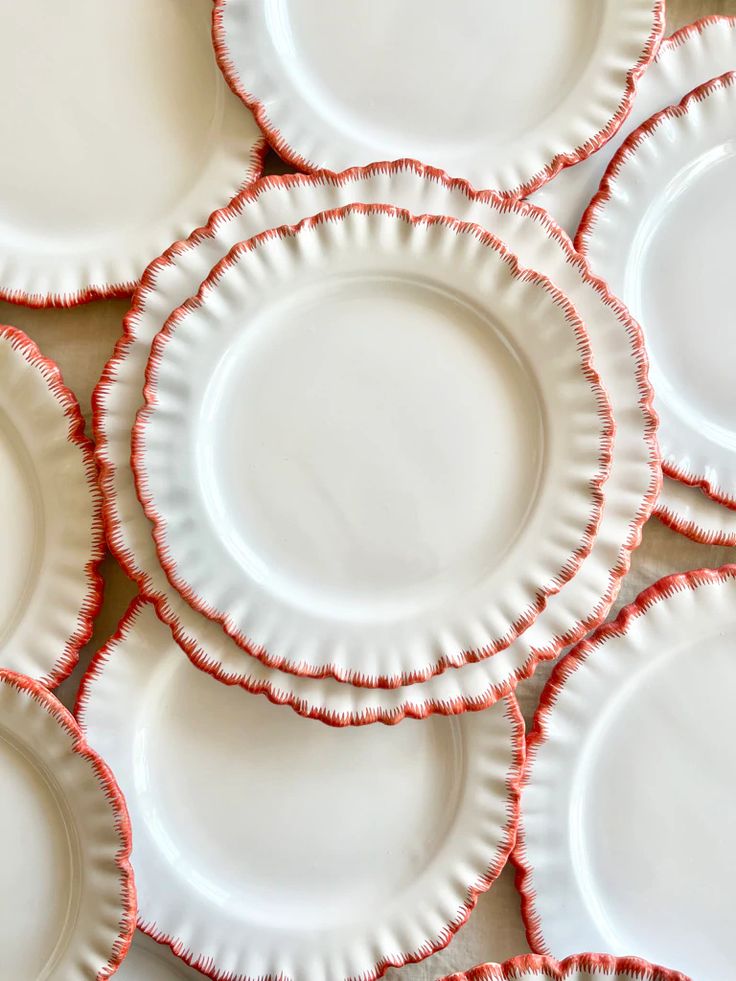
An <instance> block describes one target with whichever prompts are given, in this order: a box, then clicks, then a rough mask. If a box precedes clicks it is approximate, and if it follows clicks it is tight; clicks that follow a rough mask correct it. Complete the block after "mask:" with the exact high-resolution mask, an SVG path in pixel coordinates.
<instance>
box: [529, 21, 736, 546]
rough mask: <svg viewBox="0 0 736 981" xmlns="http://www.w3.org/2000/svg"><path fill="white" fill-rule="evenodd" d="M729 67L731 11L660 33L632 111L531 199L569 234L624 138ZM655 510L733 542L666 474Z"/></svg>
mask: <svg viewBox="0 0 736 981" xmlns="http://www.w3.org/2000/svg"><path fill="white" fill-rule="evenodd" d="M734 67H736V17H725V16H719V15H714V16H711V17H704V18H702V19H701V20H698V21H696V22H695V23H693V24H688V25H686V26H685V27H682V28H680V30H678V31H675V33H674V34H672V35H671V36H670V37H667V38H664V40H663V41H662V43H661V44H660V46H659V48H658V50H657V54H656V57H655V58H654V60H653V61H652V63H651V64H650V65H649V67H648V68H647V70H646V71H645V72H644V74H643V75H642V76H641V78H640V79H639V81H638V83H637V87H636V94H635V97H634V100H633V103H632V107H631V112H630V113H629V115H628V116H627V117H626V119H625V120H624V121H623V123H622V124H621V126H620V128H619V129H618V131H617V132H616V133H615V134H614V135H613V136H612V137H611V139H610V140H608V142H607V143H605V144H604V145H603V146H602V147H601V148H600V149H599V150H596V152H595V153H593V154H591V155H590V157H588V158H586V159H585V160H583V161H582V162H581V163H579V164H576V165H575V166H574V167H568V168H566V169H565V170H562V171H560V173H559V174H558V175H557V176H556V177H555V178H554V180H551V181H550V182H549V183H548V184H545V185H544V187H542V188H541V189H540V190H539V191H537V192H536V193H535V194H533V195H532V196H531V198H530V200H531V201H533V202H534V203H535V204H539V205H541V206H542V207H543V208H546V209H547V210H548V211H549V212H550V214H552V216H553V217H554V218H555V219H556V220H557V221H558V222H559V224H560V225H561V226H562V227H563V228H564V229H565V230H566V231H567V232H569V233H570V234H571V235H572V234H573V233H574V232H575V231H576V229H577V227H578V225H579V223H580V219H581V217H582V215H583V212H584V211H585V209H586V208H587V206H588V204H589V202H590V199H591V198H592V197H593V195H594V194H595V192H596V191H597V189H598V185H599V183H600V181H601V178H602V177H603V174H604V172H605V169H606V167H607V166H608V164H609V163H610V161H611V158H612V157H613V156H614V154H615V153H616V151H617V150H618V148H619V147H620V146H621V144H622V143H623V142H624V140H625V139H626V138H627V137H628V136H629V135H630V134H631V133H632V132H633V131H634V130H635V129H636V128H637V127H638V126H639V125H641V123H643V122H644V120H646V119H648V118H649V117H650V116H652V115H653V114H654V113H655V112H659V111H660V110H662V109H664V108H666V107H667V106H670V105H674V104H675V103H677V102H679V101H680V100H681V99H682V98H684V96H686V95H687V93H688V92H690V91H691V90H692V89H694V88H696V87H697V86H698V85H702V84H703V82H707V81H709V80H710V79H711V78H715V77H716V76H717V75H721V74H723V72H727V71H731V70H732V69H734ZM654 513H655V514H656V515H657V517H658V518H660V519H661V520H662V521H663V522H664V523H665V524H667V525H669V527H671V528H673V529H674V530H676V531H679V532H680V533H681V534H683V535H687V537H688V538H692V539H693V540H694V541H697V542H701V543H703V544H709V545H736V516H734V515H732V514H730V512H729V510H727V509H726V508H723V507H719V506H718V505H717V504H715V503H714V502H713V501H712V500H711V499H710V498H709V497H708V496H707V495H705V494H703V493H702V491H701V490H700V488H697V487H690V486H689V485H687V484H683V483H681V482H680V481H676V480H674V479H672V478H671V477H667V476H665V478H664V482H663V486H662V492H661V494H660V496H659V500H658V501H657V506H656V508H655V510H654Z"/></svg>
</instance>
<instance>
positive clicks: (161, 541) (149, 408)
mask: <svg viewBox="0 0 736 981" xmlns="http://www.w3.org/2000/svg"><path fill="white" fill-rule="evenodd" d="M353 214H360V215H366V216H372V215H386V216H389V217H392V218H396V219H398V220H400V221H403V222H405V223H407V224H409V225H411V226H414V227H419V226H423V225H443V226H444V227H446V228H448V229H450V230H451V231H453V232H454V233H455V234H458V235H461V234H470V235H472V236H473V237H474V238H475V239H477V240H478V241H479V242H480V243H481V244H482V245H483V246H485V247H487V248H489V249H492V250H493V251H494V252H496V254H497V255H498V256H500V258H501V259H502V260H503V262H504V263H505V264H506V265H507V266H508V268H509V270H510V272H511V275H512V276H513V277H514V278H515V279H517V280H519V281H521V282H524V283H532V284H533V285H536V286H539V287H541V288H542V289H543V290H544V291H545V292H546V293H547V294H548V295H549V296H550V297H551V298H552V300H553V302H554V303H555V304H556V305H557V306H558V307H559V308H560V309H561V310H562V312H563V313H564V315H565V320H566V322H567V324H568V326H569V327H570V328H571V330H572V332H573V334H574V335H575V340H576V347H577V349H578V352H579V353H580V358H581V366H582V373H583V375H584V377H585V379H586V381H587V382H588V384H589V386H590V388H591V389H592V390H593V393H594V395H595V400H596V410H597V415H598V419H599V421H600V424H601V447H600V454H599V458H598V467H597V470H596V472H595V474H594V475H593V476H592V477H591V479H590V481H589V484H588V487H589V490H590V510H589V517H588V521H587V523H586V525H585V527H584V529H583V533H582V540H581V543H580V544H579V545H578V547H577V548H575V549H574V550H573V551H572V553H571V554H570V555H569V556H568V557H567V559H566V560H565V561H564V563H563V564H562V566H561V567H560V569H559V570H558V571H556V572H555V574H554V578H553V579H551V580H550V581H548V582H547V583H546V584H542V585H540V586H539V588H538V589H537V592H536V595H535V597H534V600H533V602H532V603H531V604H530V605H529V606H528V607H527V609H526V610H524V612H523V613H521V614H520V615H519V617H518V618H517V620H515V621H514V623H512V624H511V626H510V627H509V628H508V630H507V632H506V634H505V635H504V636H503V637H502V638H500V639H499V640H496V641H493V642H491V643H490V644H488V645H486V646H485V647H483V648H480V649H476V650H472V651H467V650H466V651H463V652H462V653H460V654H458V655H457V656H456V657H449V656H447V655H442V656H440V657H438V658H437V659H436V661H435V662H434V663H433V664H432V666H431V667H428V668H426V669H421V670H419V669H418V670H415V671H403V672H397V673H395V674H392V675H378V676H370V675H366V674H365V673H364V672H360V671H355V670H352V669H346V668H338V667H336V666H335V665H334V664H325V665H323V666H321V667H315V666H314V665H310V664H307V663H305V662H300V663H298V664H294V663H293V662H292V661H289V660H288V659H286V658H284V657H282V656H281V655H278V654H276V653H273V652H271V651H268V650H267V649H266V648H265V647H263V646H262V645H260V644H254V643H253V642H252V641H251V640H250V638H248V637H247V636H246V635H245V634H243V633H242V632H241V631H240V630H239V629H238V628H237V626H236V624H235V623H234V621H233V620H232V618H231V617H230V616H229V615H228V614H227V613H225V612H224V611H222V610H220V609H218V608H216V607H215V606H213V605H211V604H209V603H207V602H206V601H205V600H204V599H202V598H201V597H200V596H199V595H198V593H197V592H196V590H195V589H193V588H192V587H191V586H190V585H189V583H188V582H187V581H186V579H185V578H184V577H183V576H181V575H180V574H179V571H178V570H177V568H176V563H175V561H174V560H173V559H172V558H171V555H170V549H169V544H168V538H167V531H166V524H165V522H164V520H163V519H162V517H161V515H160V513H159V511H158V509H157V505H156V502H155V499H154V497H153V496H152V495H151V493H150V491H149V489H148V475H147V472H146V470H145V466H144V463H143V456H144V444H145V433H146V427H147V425H148V424H149V422H150V420H151V418H152V416H153V413H154V409H155V406H156V405H157V382H158V371H159V367H160V364H161V359H162V357H163V354H164V351H165V349H166V347H167V345H168V344H169V343H170V342H171V340H172V339H173V338H174V337H175V336H176V331H177V328H178V326H179V324H180V322H181V321H182V320H183V319H185V318H186V317H187V316H188V315H189V314H191V313H192V312H194V311H196V310H198V309H200V308H202V307H203V306H205V305H206V302H207V296H208V294H209V293H211V292H212V291H213V290H214V289H215V288H216V287H217V284H218V282H219V280H220V278H221V277H222V276H223V275H224V274H225V273H226V272H227V270H228V269H230V268H231V267H232V266H234V265H236V264H237V262H238V260H239V259H240V258H241V256H243V255H245V254H247V253H249V252H253V251H255V250H257V249H258V248H259V247H260V246H261V245H262V244H263V243H265V242H268V241H271V240H272V239H274V238H278V239H286V238H293V237H295V236H297V235H298V234H299V233H300V232H301V231H303V230H306V229H310V228H314V227H315V226H317V225H322V224H326V223H328V222H342V221H344V220H345V218H346V217H348V216H350V215H353ZM143 394H144V399H145V404H144V406H142V407H141V409H140V410H139V411H138V414H137V416H136V422H135V425H134V427H133V433H132V452H131V465H132V468H133V476H134V478H135V484H136V489H137V492H138V499H139V500H140V502H141V504H142V506H143V509H144V511H145V512H146V515H147V517H148V518H149V520H150V521H151V522H152V524H153V538H154V541H155V542H156V548H157V551H158V555H159V558H160V560H161V566H162V568H163V570H164V572H165V573H166V576H167V578H168V580H169V582H170V583H171V585H172V586H173V587H174V588H175V589H176V590H177V591H178V592H179V593H180V595H181V596H182V597H183V598H184V599H185V600H186V601H187V603H189V605H190V606H191V607H192V608H193V609H195V610H197V611H198V612H200V613H202V614H203V615H204V616H206V617H207V618H208V619H210V620H213V621H215V622H217V623H220V624H221V625H222V628H223V630H224V631H225V632H226V633H227V634H228V635H229V636H230V637H232V639H233V640H234V641H235V643H236V644H237V645H238V646H239V647H241V648H242V649H243V650H244V651H246V652H247V653H248V654H250V655H252V656H253V657H256V658H258V660H260V661H262V662H263V663H264V664H266V665H267V666H268V667H271V668H276V669H277V670H280V671H287V672H288V673H290V674H295V675H297V676H299V677H305V678H334V679H335V680H336V681H341V682H345V683H347V684H351V685H356V686H359V687H368V688H398V687H400V686H402V685H409V684H415V683H416V682H421V681H426V680H427V679H428V678H431V677H433V676H435V675H437V674H440V673H441V672H442V671H444V670H445V669H447V668H451V667H455V668H456V667H460V666H462V665H465V664H470V663H472V662H475V661H480V660H482V659H483V658H486V657H490V656H492V655H493V654H496V653H497V652H498V651H501V650H504V649H505V648H506V647H508V646H509V645H510V644H511V643H513V641H514V640H516V639H517V638H518V637H519V636H520V635H521V634H522V633H523V632H524V630H526V629H527V628H528V627H529V626H530V625H531V624H532V623H533V622H534V621H535V620H536V619H537V617H538V616H539V614H540V613H541V612H542V610H544V608H545V607H546V605H547V600H548V598H549V597H550V596H554V595H555V594H556V593H558V592H559V591H560V589H561V588H562V586H563V585H564V584H565V583H567V582H569V581H570V580H571V579H572V578H573V577H574V576H575V574H576V572H577V570H578V569H579V568H580V566H581V564H582V562H583V560H584V559H585V558H586V557H587V556H588V555H589V554H590V552H591V549H592V548H593V544H594V542H595V536H596V533H597V530H598V525H599V524H600V520H601V516H602V513H603V500H604V498H603V485H604V483H605V481H606V479H607V478H608V473H609V471H610V466H611V458H612V455H613V437H614V432H615V425H614V420H613V412H612V411H611V406H610V403H609V401H608V398H607V396H606V393H605V390H604V388H603V386H602V384H601V381H600V377H599V376H598V373H597V372H596V371H595V369H594V367H593V360H592V354H591V350H590V343H589V339H588V334H587V331H586V329H585V325H584V324H583V323H582V321H581V320H580V318H579V317H578V315H577V313H576V311H575V308H574V307H573V306H572V304H571V303H570V301H569V300H568V299H567V298H566V296H565V295H564V294H563V293H562V292H561V291H560V290H558V289H557V287H556V286H553V285H552V283H550V281H549V280H548V279H547V278H546V277H545V276H541V275H540V274H539V273H536V272H534V271H533V270H530V269H525V268H523V267H522V266H520V265H519V262H518V260H517V258H516V256H515V255H513V254H512V253H511V252H510V251H509V250H508V249H507V248H506V246H505V245H504V244H503V243H502V242H501V241H500V240H499V239H497V238H496V237H495V236H493V235H491V234H490V232H487V231H485V230H484V229H482V228H481V227H480V226H479V225H476V224H473V223H471V222H461V221H458V220H457V219H455V218H449V217H447V216H444V215H424V216H421V217H415V216H414V215H412V214H410V212H408V211H406V210H405V209H401V208H395V207H393V206H392V205H386V204H374V205H365V204H350V205H346V206H344V207H342V208H335V209H332V210H329V211H323V212H321V213H320V214H318V215H315V216H313V217H310V218H304V219H302V221H300V222H297V223H296V224H293V225H282V226H281V227H280V228H274V229H269V230H268V231H265V232H261V233H260V234H259V235H255V236H254V237H253V238H251V239H249V240H248V241H246V242H241V243H239V244H238V245H236V246H235V247H234V248H233V249H231V250H230V252H229V253H228V255H226V256H225V257H224V258H223V259H221V260H220V262H218V263H217V265H216V266H215V267H214V268H213V269H212V272H211V273H210V274H209V276H208V277H207V279H205V280H204V282H203V283H202V285H201V286H200V288H199V290H198V292H197V295H196V296H195V297H192V298H191V299H189V300H187V301H186V302H185V303H183V304H182V305H181V306H179V307H177V309H176V310H174V311H173V313H172V314H171V315H170V316H169V318H168V320H167V321H166V323H165V324H164V326H163V327H162V329H161V330H160V331H159V333H158V334H157V335H156V337H155V339H154V341H153V344H152V346H151V354H150V357H149V359H148V364H147V366H146V382H145V385H144V388H143Z"/></svg>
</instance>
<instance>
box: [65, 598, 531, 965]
mask: <svg viewBox="0 0 736 981" xmlns="http://www.w3.org/2000/svg"><path fill="white" fill-rule="evenodd" d="M77 714H78V716H79V718H80V720H81V723H82V725H83V727H84V729H85V731H86V732H87V734H88V738H89V739H90V741H91V743H92V745H94V746H95V747H96V748H97V749H98V750H99V751H100V752H101V753H103V754H104V755H105V756H106V758H107V759H108V760H109V762H110V765H111V766H112V768H113V770H114V772H115V774H116V776H117V779H118V780H119V782H120V785H121V787H122V788H123V790H124V792H125V794H126V798H127V800H128V806H129V808H130V814H131V822H132V826H133V834H134V847H133V854H132V863H133V867H134V869H135V870H136V885H137V889H138V903H139V914H138V915H139V926H141V928H142V929H144V930H145V931H146V932H147V933H149V934H151V935H152V936H154V937H156V938H157V939H159V940H160V941H161V942H163V943H167V944H169V945H171V946H172V948H173V949H174V951H175V952H176V953H178V954H179V955H180V956H182V957H184V958H185V959H186V960H187V961H188V962H189V963H191V964H192V965H194V966H195V967H199V968H202V969H204V970H205V971H206V973H207V974H208V975H209V977H211V978H216V979H227V981H239V979H241V978H259V977H261V978H262V977H273V978H276V977H288V978H290V979H292V981H306V979H313V978H331V979H336V978H358V977H360V978H363V979H366V981H370V979H373V978H376V977H378V976H379V975H380V974H382V973H383V972H384V971H385V970H386V968H387V967H389V966H391V965H401V964H404V963H408V962H410V961H415V960H419V959H421V958H423V957H426V956H428V955H429V954H431V953H432V952H433V951H435V950H438V949H439V948H441V947H444V946H445V945H446V944H447V943H448V942H449V940H450V938H451V937H452V935H453V933H454V932H455V931H456V930H457V929H458V928H459V927H460V925H461V924H462V923H464V922H465V920H466V919H467V917H468V916H469V914H470V911H471V910H472V908H473V907H474V905H475V903H476V900H477V897H478V895H479V893H480V892H483V891H485V890H486V889H488V888H489V886H490V885H491V883H492V882H493V880H494V879H495V878H496V876H497V875H498V874H499V873H500V871H501V869H502V867H503V865H504V863H505V861H506V857H507V853H508V851H509V849H510V847H511V845H512V843H513V838H514V831H515V824H516V810H517V780H518V776H519V771H520V768H521V762H522V759H523V722H522V719H521V715H520V713H519V710H518V706H517V705H516V700H515V698H514V697H513V695H509V696H508V697H507V698H506V699H505V700H503V701H500V702H498V703H497V704H496V705H494V706H493V707H492V708H490V709H488V710H486V711H485V712H476V713H470V714H467V715H464V716H462V717H461V718H460V719H448V718H442V717H436V718H433V719H429V720H425V721H421V722H419V721H414V720H408V721H406V722H404V723H403V724H402V725H400V726H370V727H367V728H362V729H348V730H343V731H340V730H337V729H333V728H329V727H328V726H320V725H315V724H314V723H313V722H311V721H309V720H307V719H302V718H300V717H299V716H297V715H295V714H294V713H293V712H290V711H287V710H285V709H283V708H280V707H276V706H273V705H271V704H269V703H268V702H267V701H265V699H260V698H247V699H244V698H243V696H242V694H241V693H240V692H238V691H237V690H236V689H234V688H232V687H228V686H226V685H221V684H218V682H216V681H215V680H214V679H212V678H210V677H208V676H207V675H206V674H204V673H203V672H202V671H198V670H197V669H196V668H195V667H194V666H193V665H192V664H191V662H190V661H189V660H188V659H187V658H186V657H184V655H183V654H182V652H181V651H180V650H179V648H178V647H177V646H176V644H175V643H174V641H173V639H172V637H171V633H170V632H169V630H168V628H167V627H166V626H165V625H164V624H162V623H161V622H160V621H159V620H158V619H157V618H156V615H155V613H154V611H153V608H152V607H151V606H150V605H149V604H142V603H141V602H140V601H137V602H136V603H134V604H133V606H132V607H131V610H130V611H129V613H128V614H127V616H126V618H125V620H124V621H123V623H122V625H121V628H120V630H119V631H118V634H117V635H116V637H115V638H113V640H112V641H111V642H110V643H109V644H108V645H107V646H106V647H105V648H104V649H103V650H102V651H101V652H100V653H99V654H98V655H97V656H96V657H95V659H94V661H93V663H92V665H91V668H90V671H89V672H88V674H87V675H86V677H85V679H84V681H83V683H82V688H81V690H80V697H79V703H78V706H77ZM397 815H400V816H401V820H397Z"/></svg>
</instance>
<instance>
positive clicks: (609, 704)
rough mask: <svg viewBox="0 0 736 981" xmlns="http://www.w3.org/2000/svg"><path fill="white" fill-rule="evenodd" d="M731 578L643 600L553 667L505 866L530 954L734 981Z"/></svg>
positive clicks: (734, 582)
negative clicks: (588, 955) (620, 960)
mask: <svg viewBox="0 0 736 981" xmlns="http://www.w3.org/2000/svg"><path fill="white" fill-rule="evenodd" d="M735 686H736V571H735V570H734V567H733V566H725V567H724V568H723V569H721V570H717V571H711V570H701V571H699V572H692V573H686V574H684V575H678V576H671V577H669V578H668V579H663V580H661V581H660V582H659V583H657V584H656V585H654V586H652V587H650V589H648V590H646V591H645V592H644V593H642V594H641V596H640V597H639V598H638V599H637V600H636V602H635V603H634V604H632V605H631V606H630V607H627V608H626V609H625V610H624V611H622V613H621V614H620V616H619V618H618V619H617V620H616V621H615V622H614V623H613V624H609V625H606V626H604V627H602V628H600V630H599V631H598V632H596V634H594V635H593V636H592V637H591V638H590V640H588V641H585V642H583V643H582V644H581V645H580V646H579V647H578V648H575V649H574V650H573V651H572V652H571V653H570V654H569V655H568V656H567V657H565V658H563V660H562V661H561V662H560V664H559V665H558V666H557V667H556V668H555V670H554V672H553V674H552V676H551V678H550V680H549V682H548V683H547V686H546V688H545V689H544V691H543V693H542V697H541V700H540V707H539V709H538V711H537V716H536V719H535V723H534V727H533V730H532V732H531V733H530V736H529V740H528V752H529V756H528V766H527V768H526V773H525V784H524V789H523V792H522V817H521V823H520V831H519V838H518V842H517V849H516V852H515V859H516V861H517V862H518V863H519V864H520V866H521V876H520V878H519V879H518V880H517V881H518V882H519V885H520V888H521V891H522V895H523V897H524V904H523V906H524V918H525V922H526V924H527V930H528V933H529V936H530V938H531V942H532V943H533V946H534V949H536V950H539V951H544V952H546V953H551V954H552V955H554V956H556V957H561V956H564V955H566V954H568V953H570V952H571V951H575V950H600V951H606V952H609V953H612V954H623V953H625V952H628V951H632V950H635V951H636V952H637V954H639V955H640V956H641V957H646V958H648V959H649V960H653V961H656V962H658V963H664V964H673V965H677V967H678V968H679V969H680V970H682V971H684V972H685V973H686V974H688V975H691V976H692V977H694V978H727V977H731V976H732V975H733V916H732V909H733V904H732V894H733V880H734V875H736V853H735V852H734V849H733V829H734V823H735V822H736V794H734V790H733V782H732V780H731V779H730V774H732V773H733V771H734V766H736V748H735V744H734V740H733V724H732V719H733V692H734V687H735Z"/></svg>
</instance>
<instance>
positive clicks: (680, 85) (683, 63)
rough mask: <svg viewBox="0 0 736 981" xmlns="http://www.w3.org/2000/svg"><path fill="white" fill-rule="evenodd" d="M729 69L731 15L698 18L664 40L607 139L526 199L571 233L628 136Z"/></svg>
mask: <svg viewBox="0 0 736 981" xmlns="http://www.w3.org/2000/svg"><path fill="white" fill-rule="evenodd" d="M734 68H736V17H725V16H720V15H714V16H712V17H703V18H702V19H701V20H698V21H695V23H693V24H687V25H686V26H685V27H682V28H680V30H678V31H675V33H674V34H672V35H670V37H666V38H664V39H663V40H662V43H661V44H660V45H659V47H658V48H657V53H656V55H655V57H654V59H653V61H652V62H651V64H650V65H648V67H647V69H646V71H645V72H644V73H643V74H642V75H641V77H640V78H639V79H638V81H637V83H636V91H635V93H634V97H633V99H632V102H631V111H630V112H629V114H628V115H627V116H626V118H625V119H624V120H623V121H622V123H621V125H620V127H619V128H618V130H617V131H616V132H615V133H614V134H613V135H612V136H611V138H610V140H607V141H606V142H605V143H604V144H603V145H602V146H601V147H599V148H598V149H597V150H595V152H594V153H591V154H590V156H588V157H586V158H585V159H584V160H582V161H581V162H580V163H577V164H575V165H574V166H572V167H566V168H565V169H564V170H561V171H560V172H559V174H557V175H556V176H555V177H554V178H553V180H551V181H549V182H548V183H547V184H545V185H544V187H542V188H540V189H539V190H538V191H536V192H535V193H534V194H533V195H531V197H530V200H531V201H533V202H534V203H535V204H538V205H541V207H543V208H546V209H547V211H549V213H550V214H551V215H552V217H553V218H554V219H555V220H556V221H557V222H558V223H559V224H560V226H561V227H562V228H564V229H565V231H566V232H567V233H568V234H569V235H574V234H575V232H576V230H577V227H578V225H579V224H580V219H581V218H582V216H583V212H584V211H585V209H586V208H587V206H588V204H589V203H590V199H591V198H592V197H593V196H594V194H595V193H596V191H597V190H598V185H599V184H600V182H601V179H602V177H603V174H604V173H605V170H606V167H608V164H609V163H610V162H611V159H612V158H613V156H614V154H615V153H616V151H617V150H618V149H619V147H620V146H621V144H622V143H623V142H624V141H625V140H626V139H627V138H628V137H629V136H630V135H631V133H633V132H634V130H635V129H637V128H638V127H639V126H640V125H641V124H642V123H643V122H644V121H645V120H646V119H649V117H650V116H653V115H654V113H655V112H659V111H660V110H662V109H665V108H666V107H667V106H671V105H674V104H675V103H676V102H679V101H680V100H681V99H682V98H684V96H686V95H687V93H688V92H690V91H691V90H692V89H694V88H696V87H697V86H698V85H702V84H703V82H707V81H709V80H710V79H711V78H715V77H716V75H722V74H723V73H724V72H727V71H733V70H734Z"/></svg>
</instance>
